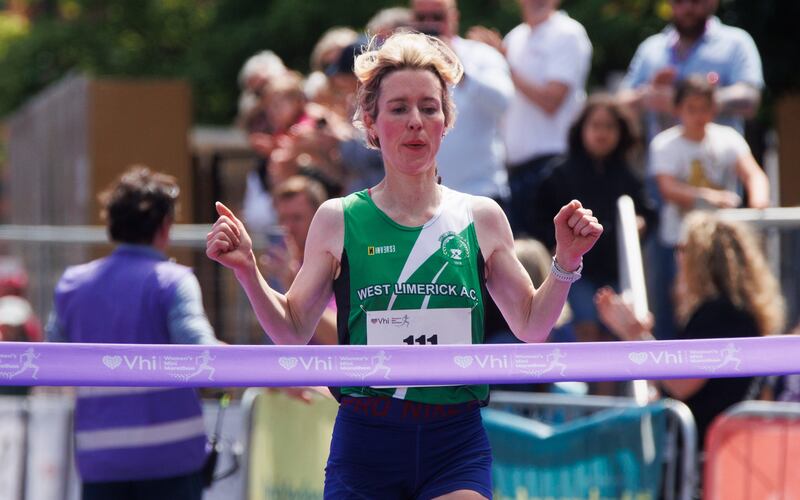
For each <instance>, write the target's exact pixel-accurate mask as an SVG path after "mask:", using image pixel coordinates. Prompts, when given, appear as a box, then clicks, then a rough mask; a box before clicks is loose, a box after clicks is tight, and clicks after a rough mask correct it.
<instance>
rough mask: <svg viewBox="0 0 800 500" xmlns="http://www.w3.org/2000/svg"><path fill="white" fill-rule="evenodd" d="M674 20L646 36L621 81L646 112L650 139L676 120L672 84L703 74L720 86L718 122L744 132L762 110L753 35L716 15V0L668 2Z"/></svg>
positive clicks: (624, 96) (625, 96)
mask: <svg viewBox="0 0 800 500" xmlns="http://www.w3.org/2000/svg"><path fill="white" fill-rule="evenodd" d="M669 3H670V6H671V7H672V22H671V24H670V25H669V26H667V27H666V28H665V29H664V30H663V31H662V32H661V33H658V34H655V35H653V36H651V37H649V38H647V39H646V40H645V41H644V42H642V43H641V45H639V48H638V49H637V50H636V54H635V55H634V56H633V60H632V61H631V64H630V67H629V68H628V73H627V75H626V76H625V79H624V80H623V81H622V92H621V98H622V99H623V100H624V101H626V102H628V103H633V104H637V105H639V107H640V108H641V109H643V110H644V111H645V112H646V122H647V138H648V139H652V138H653V137H654V136H655V135H656V134H657V133H659V132H661V131H663V130H665V129H667V128H669V127H671V126H673V125H675V124H676V122H675V119H674V117H673V115H672V101H673V94H674V85H675V83H676V82H678V81H680V80H684V79H686V78H687V77H688V76H690V75H693V74H701V75H704V76H705V77H706V78H708V80H709V82H710V83H713V84H715V85H716V86H717V91H716V94H717V106H718V112H719V113H718V117H717V122H718V123H721V124H723V125H728V126H732V127H734V128H735V129H737V130H738V131H739V132H740V133H741V132H743V130H744V119H745V118H748V117H750V116H752V115H753V114H754V113H755V111H756V110H757V108H758V104H759V101H760V97H761V89H762V87H763V86H764V76H763V73H762V68H761V57H760V56H759V54H758V49H757V48H756V45H755V42H753V38H752V37H751V36H750V35H749V34H748V33H747V32H745V31H744V30H742V29H739V28H735V27H733V26H727V25H725V24H722V22H720V20H719V19H718V18H717V17H715V16H714V12H715V10H716V8H717V4H718V0H670V2H669Z"/></svg>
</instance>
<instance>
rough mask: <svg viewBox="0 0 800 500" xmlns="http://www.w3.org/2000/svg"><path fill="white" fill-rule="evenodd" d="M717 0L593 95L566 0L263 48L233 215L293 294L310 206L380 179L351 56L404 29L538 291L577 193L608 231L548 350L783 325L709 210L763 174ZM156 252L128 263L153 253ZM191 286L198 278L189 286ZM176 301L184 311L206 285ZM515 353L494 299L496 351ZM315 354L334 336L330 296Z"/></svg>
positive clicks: (740, 52)
mask: <svg viewBox="0 0 800 500" xmlns="http://www.w3.org/2000/svg"><path fill="white" fill-rule="evenodd" d="M717 3H718V0H669V5H670V7H671V12H672V17H671V22H670V23H669V25H668V26H667V27H666V28H665V29H664V30H663V31H662V32H660V33H657V34H654V35H652V36H651V37H649V38H647V39H646V40H644V41H643V42H642V43H641V45H640V46H639V47H638V49H637V50H636V53H635V55H634V57H633V59H632V61H631V62H630V66H629V68H628V71H627V75H626V76H625V78H624V79H623V80H622V83H621V87H620V88H618V89H603V91H597V92H590V93H588V95H587V77H588V74H589V71H590V67H591V60H592V51H593V48H592V43H591V40H590V38H589V36H588V35H587V33H586V31H585V29H584V28H583V27H582V26H581V24H580V23H578V22H577V21H576V20H575V19H573V18H571V17H570V16H569V14H568V13H567V12H565V11H563V10H559V6H560V2H559V0H519V4H520V12H521V14H522V19H521V23H520V24H519V25H518V26H516V27H515V28H513V29H512V30H511V31H510V32H509V33H508V34H506V35H505V36H502V35H501V34H500V33H498V32H497V31H495V30H493V29H489V28H486V27H482V26H473V27H469V28H468V29H464V27H462V26H460V23H459V21H460V16H459V9H458V5H457V1H456V0H410V3H409V6H408V8H402V7H394V8H390V9H385V10H382V11H380V12H378V13H376V14H375V16H374V17H373V18H372V20H370V22H369V23H368V24H367V26H366V29H365V31H363V32H359V31H357V30H355V29H352V28H349V27H334V28H332V29H330V30H328V31H327V32H325V33H324V34H323V35H322V36H321V37H320V39H319V41H318V42H317V44H316V46H315V47H314V49H313V51H312V53H311V55H310V60H309V67H310V69H311V72H310V73H309V74H308V75H302V74H300V73H299V72H297V71H295V70H293V69H291V68H288V67H287V66H286V65H285V64H284V62H283V61H282V60H281V59H280V57H279V56H278V55H277V54H275V53H274V52H272V51H270V50H264V51H262V52H259V53H257V54H254V55H253V56H252V57H250V58H249V59H248V60H246V61H245V62H244V64H243V66H242V69H241V71H240V74H239V79H238V85H239V88H240V91H241V94H240V99H239V112H238V116H237V119H236V126H237V127H240V128H241V129H242V130H244V131H245V133H246V135H247V138H248V142H249V145H250V147H251V148H252V151H253V153H254V155H255V157H256V161H255V162H254V165H253V167H252V169H251V171H250V172H249V173H248V176H247V178H246V187H245V195H244V199H243V201H242V209H243V210H242V214H243V216H244V219H245V223H246V225H247V227H248V229H249V230H250V231H251V233H252V234H253V235H254V236H255V237H256V238H261V242H262V243H263V244H262V245H261V248H263V249H264V250H263V253H262V255H261V256H260V258H259V264H260V265H261V266H262V268H263V270H264V274H265V276H266V277H267V279H268V280H269V282H270V284H271V285H272V286H273V288H275V289H277V290H286V289H288V288H289V287H290V286H291V284H292V282H293V280H294V278H295V276H296V275H297V272H298V271H299V269H300V266H301V265H302V263H303V256H304V249H305V245H306V236H307V234H308V230H309V226H310V224H311V220H312V218H313V216H314V213H315V212H316V210H317V208H318V207H319V206H320V205H321V204H322V203H323V202H324V201H325V200H327V199H329V198H331V197H337V196H342V195H346V194H349V193H352V192H355V191H358V190H361V189H365V188H368V187H370V186H373V185H375V184H377V183H378V182H379V181H380V180H381V178H382V176H383V164H382V158H381V155H380V153H379V151H378V150H377V149H375V148H374V146H375V144H370V139H369V138H367V137H365V134H364V132H363V130H361V129H360V128H358V127H357V125H356V124H354V123H353V115H354V112H355V94H356V89H357V79H356V77H355V75H354V72H353V63H354V59H355V57H356V56H357V55H358V54H360V52H361V51H362V50H363V48H364V47H365V46H366V44H367V42H368V40H369V39H370V38H371V37H375V38H376V39H377V40H383V39H385V38H386V37H388V36H389V35H390V34H391V33H393V32H395V31H397V30H414V31H419V32H422V33H426V34H428V35H431V36H436V37H439V38H440V39H441V40H442V41H443V42H444V43H445V44H447V45H448V46H449V47H450V48H452V49H453V51H454V53H455V54H456V55H457V56H458V57H459V58H460V59H461V62H462V64H463V66H464V78H463V79H462V81H461V82H460V83H459V85H457V86H456V87H455V88H453V89H452V93H453V100H454V102H455V104H456V108H457V110H458V118H457V120H456V122H455V127H454V128H453V129H452V130H451V131H449V132H448V135H447V137H446V138H445V139H444V140H443V142H442V146H441V149H440V151H439V154H438V157H437V168H438V173H439V176H440V178H441V183H442V184H444V185H446V186H448V187H451V188H453V189H456V190H459V191H462V192H466V193H469V194H473V195H479V196H486V197H489V198H492V199H494V200H495V201H497V202H498V203H499V204H500V205H501V207H503V209H504V210H505V211H506V213H507V215H508V217H509V220H510V222H511V224H512V229H513V231H514V235H515V237H516V238H517V253H518V256H519V258H520V260H521V261H522V262H523V264H524V265H525V267H526V271H527V272H528V273H529V274H530V275H531V277H532V279H533V282H534V284H535V285H537V286H538V284H540V283H541V282H542V281H543V280H544V277H545V273H546V272H547V269H548V268H549V255H550V252H552V251H553V246H554V244H555V239H554V234H553V233H552V227H553V226H552V220H553V217H554V216H555V215H556V213H557V212H558V210H559V208H560V207H561V206H563V205H564V204H566V203H568V202H569V201H570V200H572V199H578V200H580V201H581V202H582V203H583V205H584V206H585V207H587V208H589V209H591V210H593V212H594V215H595V216H596V217H597V218H598V220H599V221H600V223H602V224H603V226H604V228H605V234H604V235H603V237H602V239H601V240H600V241H599V242H598V244H597V245H596V247H595V248H594V249H593V250H592V251H591V252H589V254H587V256H586V260H585V262H584V271H583V278H582V279H581V280H580V281H578V282H576V283H575V284H574V285H573V286H572V288H571V291H570V295H569V306H568V307H567V308H566V309H565V312H564V313H563V314H562V317H561V318H560V319H559V321H558V323H557V327H556V329H555V330H554V332H553V334H552V335H551V341H556V342H567V341H600V340H612V339H614V338H622V339H625V340H638V339H642V338H647V339H650V338H658V339H671V338H686V339H689V338H707V337H716V336H733V337H742V336H758V335H770V334H781V333H785V332H784V331H783V328H784V323H783V322H784V319H785V318H784V309H783V305H782V304H783V299H782V296H781V293H780V290H779V286H778V284H777V281H776V280H775V279H774V277H772V276H771V274H770V271H769V269H768V267H767V266H766V265H765V264H764V257H763V255H761V252H760V249H759V248H758V244H757V243H756V242H755V236H754V235H752V234H751V233H749V232H748V231H747V229H746V228H744V227H742V226H740V225H738V224H732V223H726V222H723V221H721V220H718V219H717V218H715V217H714V216H713V215H711V214H710V212H713V211H714V210H716V209H718V208H736V207H753V208H764V207H767V206H769V204H770V200H769V185H768V179H767V177H766V175H765V174H764V172H763V170H762V169H761V167H760V166H759V165H758V163H757V162H756V160H755V158H754V157H753V155H752V154H751V152H750V148H749V146H748V144H747V142H746V141H745V140H744V138H743V137H742V132H743V130H744V127H743V123H744V120H745V119H747V118H749V117H752V116H753V114H754V112H755V111H756V110H757V108H758V105H759V101H760V95H761V90H762V87H763V76H762V70H761V62H760V59H759V55H758V51H757V49H756V47H755V44H754V42H753V40H752V38H751V37H750V36H749V35H748V34H747V33H746V32H744V31H742V30H740V29H738V28H734V27H731V26H726V25H725V24H723V23H722V22H721V21H720V20H719V19H718V18H717V17H715V16H714V13H715V10H716V8H717ZM462 33H464V34H465V35H464V36H461V34H462ZM141 175H145V174H141ZM146 175H150V174H149V173H148V172H146ZM622 195H628V196H630V197H631V198H632V199H633V202H634V206H635V210H636V215H637V224H638V228H637V229H638V230H639V235H640V237H641V239H642V241H644V242H646V245H647V247H648V248H647V252H646V253H645V260H646V265H645V268H646V269H647V276H646V277H647V281H648V284H649V285H651V290H650V296H651V305H652V310H653V315H652V317H650V318H649V319H648V320H647V321H643V320H642V319H641V318H638V317H636V316H635V315H634V314H633V311H632V307H631V305H630V304H627V303H626V302H625V300H624V299H623V297H622V296H621V295H620V293H619V292H620V288H619V287H620V282H619V269H618V263H619V256H618V251H617V241H616V240H617V236H616V235H617V233H618V232H619V230H620V229H619V227H618V221H617V209H616V202H617V199H618V198H619V197H620V196H622ZM168 220H169V224H171V218H168ZM169 224H167V223H165V225H164V227H165V229H164V231H167V233H168V230H169ZM159 227H160V226H159ZM120 241H123V242H128V243H145V244H148V245H150V244H152V241H153V240H152V238H150V239H149V240H147V241H142V242H139V241H138V240H137V241H133V242H130V241H128V240H126V239H124V238H123V239H121V240H120ZM123 251H125V248H123ZM127 251H131V249H130V248H129V249H128V250H127ZM137 251H138V252H140V253H142V252H143V251H142V250H141V249H138V250H137ZM151 254H152V252H150V253H147V252H144V254H143V255H144V256H139V257H141V258H144V257H147V258H150V259H151V260H153V259H155V260H157V261H159V262H160V261H161V255H160V254H158V255H156V254H152V255H151ZM184 274H185V273H184ZM188 277H191V278H192V280H193V279H194V278H193V275H189V274H186V275H185V276H183V278H182V279H184V280H186V279H188ZM192 280H189V281H192ZM184 288H185V287H184ZM195 288H196V287H195ZM179 292H180V290H179ZM0 295H2V296H3V297H2V299H0V316H2V317H5V316H8V317H11V316H9V315H8V314H5V313H2V311H6V310H11V309H13V310H14V311H15V313H16V314H15V315H13V318H20V319H15V320H14V321H10V320H9V321H5V322H4V323H2V324H0V333H2V336H3V339H6V340H8V339H14V340H16V339H17V338H16V335H23V334H24V335H26V336H27V338H28V339H29V340H39V337H41V329H40V328H39V326H38V324H35V322H33V321H32V320H31V319H30V318H31V317H32V316H31V315H30V314H27V313H26V311H28V310H27V309H25V308H24V307H23V306H21V305H20V304H19V298H18V297H17V295H18V294H13V293H2V294H0ZM184 295H185V296H186V297H189V298H192V300H195V299H198V297H199V290H194V289H192V290H190V291H189V292H186V290H184ZM9 296H11V297H9ZM676 297H678V298H679V300H676V299H675V298H676ZM187 300H188V299H187ZM195 301H196V300H195ZM189 309H192V308H189ZM195 309H197V307H194V309H192V310H195ZM187 310H188V309H187ZM20 311H22V312H20ZM197 311H199V312H197ZM197 311H196V312H197V314H195V316H202V318H201V319H202V321H201V322H200V323H201V324H200V328H195V327H196V325H195V327H193V328H194V330H198V331H202V335H200V336H199V337H197V338H192V339H188V340H187V339H174V338H172V339H171V341H173V342H191V343H214V342H216V340H215V339H214V338H213V333H212V332H211V330H210V325H208V324H207V322H206V320H205V316H204V314H202V307H200V309H197ZM23 313H25V314H23ZM60 313H61V314H62V316H60V317H58V318H56V317H53V318H51V321H50V324H49V325H48V326H49V327H48V337H49V338H50V339H51V340H58V339H59V332H61V333H62V334H63V333H64V332H63V331H62V330H63V328H58V326H59V323H58V320H59V319H61V320H63V319H64V318H65V317H66V316H64V314H65V312H64V311H60ZM170 318H172V316H170ZM195 319H196V318H195ZM170 321H171V322H170V323H169V328H167V329H164V328H162V330H163V331H164V332H166V331H167V330H169V331H168V333H169V334H170V335H172V334H173V332H172V330H176V331H180V329H179V328H178V326H179V325H177V323H175V322H174V321H172V320H171V319H170ZM176 325H177V326H176ZM165 328H166V327H165ZM194 330H193V331H194ZM160 331H161V330H160ZM20 332H22V333H20ZM162 333H163V332H162ZM165 335H166V334H165ZM70 340H75V339H70ZM513 341H515V339H514V338H513V335H511V334H510V330H509V328H508V326H507V325H505V324H504V323H503V321H502V319H501V316H500V315H499V314H498V313H497V311H496V309H493V308H492V305H491V304H490V305H489V306H488V312H487V342H513ZM312 342H315V343H322V344H334V343H336V342H337V337H336V304H335V302H333V301H331V303H330V304H329V305H328V308H327V310H326V312H325V313H324V314H323V317H322V320H321V321H320V324H319V326H318V327H317V330H316V333H315V336H314V338H313V340H312ZM752 386H753V380H751V379H729V380H724V381H718V380H714V381H705V380H702V381H701V380H682V381H680V380H679V381H669V382H667V383H662V384H661V385H660V387H659V388H660V389H661V390H662V391H663V392H664V393H666V394H667V395H670V396H672V397H675V398H678V399H683V400H685V401H687V402H689V404H690V406H691V407H692V409H693V410H694V411H695V417H696V418H697V419H698V421H699V424H700V430H701V434H702V432H704V431H705V429H706V427H707V425H708V424H709V423H710V421H711V420H712V419H713V417H714V416H716V415H717V414H718V413H720V412H721V411H723V410H724V409H725V408H726V407H727V406H729V405H731V404H733V403H736V402H738V401H740V400H742V399H744V398H745V397H749V396H752ZM771 387H772V388H773V389H774V390H775V391H776V394H775V397H776V398H778V399H794V400H800V397H798V396H797V394H800V389H799V388H800V382H798V377H788V378H786V379H781V380H778V381H777V382H776V381H772V382H771ZM593 389H597V388H593ZM597 390H600V391H601V392H602V391H603V390H604V389H602V388H600V389H597ZM195 465H196V464H195Z"/></svg>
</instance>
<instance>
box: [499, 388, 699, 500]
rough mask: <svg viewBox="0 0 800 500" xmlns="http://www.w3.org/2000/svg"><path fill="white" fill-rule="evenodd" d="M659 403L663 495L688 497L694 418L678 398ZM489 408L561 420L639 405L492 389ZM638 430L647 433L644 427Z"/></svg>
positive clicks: (693, 457)
mask: <svg viewBox="0 0 800 500" xmlns="http://www.w3.org/2000/svg"><path fill="white" fill-rule="evenodd" d="M662 403H663V404H664V405H665V407H666V410H667V415H668V420H667V434H666V436H667V442H666V443H665V444H666V452H665V457H664V458H665V463H664V477H665V481H664V488H663V498H664V499H665V500H672V499H675V498H677V499H679V500H689V499H691V498H692V494H693V491H694V488H695V484H696V471H697V444H696V443H697V429H696V427H695V423H694V418H693V417H692V414H691V412H690V411H689V408H688V407H687V406H686V405H685V404H683V403H681V402H680V401H675V400H671V399H667V400H663V402H662ZM490 407H491V408H495V409H500V410H505V411H510V412H512V413H515V414H518V415H522V416H525V417H528V418H531V419H534V420H535V421H538V422H544V423H564V422H571V421H575V420H578V419H581V418H585V417H588V416H590V415H592V414H596V413H597V412H601V411H603V410H610V409H626V408H639V407H640V405H639V404H638V403H637V402H636V401H634V400H632V399H629V398H618V397H610V396H581V397H575V396H568V395H561V394H530V393H519V392H493V393H492V396H491V403H490ZM646 425H647V422H646V421H645V420H643V426H646ZM642 431H643V432H648V430H647V429H646V428H643V429H642ZM533 453H535V450H533Z"/></svg>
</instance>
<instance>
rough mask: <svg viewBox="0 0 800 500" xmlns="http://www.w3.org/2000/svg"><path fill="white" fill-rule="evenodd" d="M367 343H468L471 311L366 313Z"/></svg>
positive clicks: (470, 332) (430, 310)
mask: <svg viewBox="0 0 800 500" xmlns="http://www.w3.org/2000/svg"><path fill="white" fill-rule="evenodd" d="M367 344H368V345H404V344H405V345H438V344H441V345H450V344H472V309H469V308H466V307H464V308H454V309H408V310H402V309H401V310H395V311H367Z"/></svg>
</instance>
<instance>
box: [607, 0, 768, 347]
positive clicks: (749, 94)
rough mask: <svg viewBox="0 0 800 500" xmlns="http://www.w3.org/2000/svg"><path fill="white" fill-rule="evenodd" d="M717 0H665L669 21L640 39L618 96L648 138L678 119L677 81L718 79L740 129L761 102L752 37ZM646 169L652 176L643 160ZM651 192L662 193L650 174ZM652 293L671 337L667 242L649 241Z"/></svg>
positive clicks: (727, 111) (723, 120)
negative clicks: (639, 118)
mask: <svg viewBox="0 0 800 500" xmlns="http://www.w3.org/2000/svg"><path fill="white" fill-rule="evenodd" d="M718 3H719V2H718V0H670V2H669V4H670V7H671V8H672V22H671V24H670V25H668V26H667V27H666V28H665V29H664V30H663V31H662V32H660V33H657V34H655V35H653V36H651V37H649V38H647V39H646V40H645V41H644V42H642V43H641V45H639V48H638V49H637V50H636V54H635V55H634V56H633V60H632V61H631V64H630V67H629V68H628V73H627V75H626V76H625V78H624V80H623V81H622V85H621V86H622V90H621V91H620V98H621V100H622V101H623V102H625V103H629V104H634V105H635V107H637V108H638V109H640V110H642V111H643V112H644V120H645V126H646V130H645V132H646V139H647V142H648V143H649V142H650V140H652V139H653V138H654V137H655V136H656V135H658V134H659V133H660V132H662V131H664V130H666V129H668V128H670V127H673V126H675V125H677V120H676V118H675V115H674V114H673V102H674V94H675V84H676V83H677V82H679V81H682V80H685V79H686V78H688V77H689V76H692V75H701V76H703V77H704V78H705V79H707V81H708V82H709V83H712V84H713V85H715V86H716V90H715V95H716V98H715V99H716V112H717V114H716V120H715V121H716V122H717V123H720V124H723V125H728V126H731V127H733V128H735V129H736V130H737V131H738V132H739V133H740V134H741V133H744V120H745V119H746V118H749V117H751V116H752V115H753V114H754V113H755V111H756V110H757V109H758V105H759V102H760V99H761V89H762V88H763V86H764V76H763V73H762V68H761V58H760V56H759V54H758V50H757V49H756V45H755V42H753V38H752V37H751V36H750V35H749V34H747V33H746V32H745V31H743V30H741V29H739V28H735V27H732V26H726V25H724V24H722V22H720V20H719V19H718V18H717V17H715V16H714V12H715V11H716V9H717V6H718ZM647 172H648V174H650V175H652V172H651V168H650V166H649V165H648V168H647ZM648 184H649V187H650V190H651V194H652V196H653V198H654V199H655V200H656V201H657V202H659V203H661V197H660V193H659V192H658V190H657V189H656V188H655V183H654V181H653V179H652V178H650V179H648ZM648 260H649V261H650V262H649V264H650V265H649V266H648V267H649V273H648V282H649V284H650V289H651V290H650V292H651V299H652V302H653V308H654V313H655V318H656V324H655V334H656V337H658V338H672V337H673V336H674V335H675V325H674V320H673V312H672V300H671V297H670V294H671V290H672V286H671V283H672V278H673V275H674V255H673V250H672V248H671V247H668V246H664V245H661V244H660V243H658V242H657V241H653V242H652V243H651V244H650V245H649V248H648Z"/></svg>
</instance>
